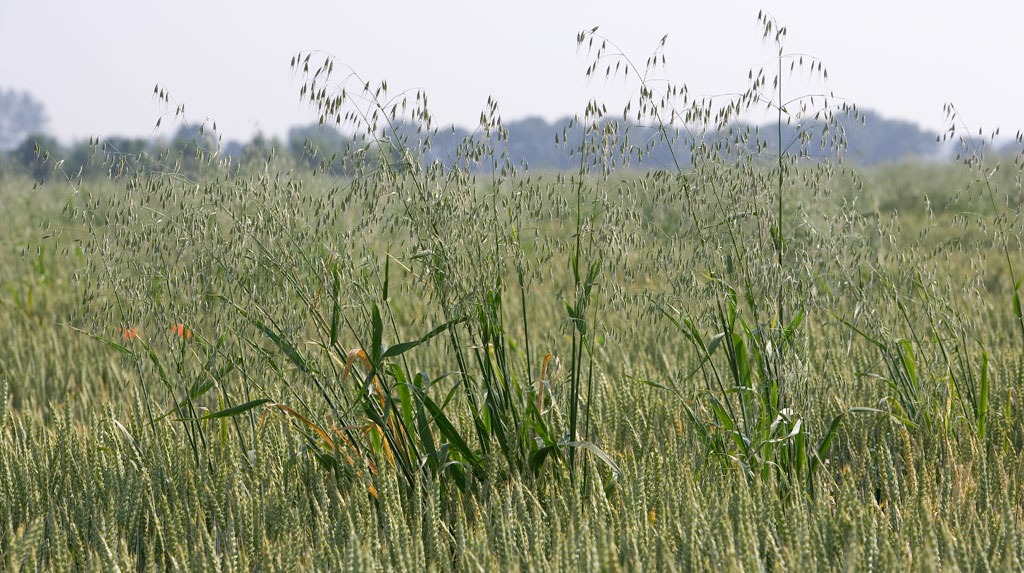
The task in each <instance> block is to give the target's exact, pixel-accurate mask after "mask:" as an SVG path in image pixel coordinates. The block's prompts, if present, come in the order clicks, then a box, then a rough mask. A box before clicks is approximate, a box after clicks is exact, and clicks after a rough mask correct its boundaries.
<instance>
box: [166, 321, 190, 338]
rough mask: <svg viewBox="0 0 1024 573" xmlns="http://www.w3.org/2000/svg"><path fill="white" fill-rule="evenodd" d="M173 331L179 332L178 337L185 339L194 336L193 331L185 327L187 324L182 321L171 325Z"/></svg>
mask: <svg viewBox="0 0 1024 573" xmlns="http://www.w3.org/2000/svg"><path fill="white" fill-rule="evenodd" d="M171 332H173V333H174V334H177V335H178V338H182V339H185V340H188V339H189V338H192V331H191V330H189V329H187V328H185V325H184V324H181V323H180V322H179V323H178V324H175V325H174V326H172V327H171Z"/></svg>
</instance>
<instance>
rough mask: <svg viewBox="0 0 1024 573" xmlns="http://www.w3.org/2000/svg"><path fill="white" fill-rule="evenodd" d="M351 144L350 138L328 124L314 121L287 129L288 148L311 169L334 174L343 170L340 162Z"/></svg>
mask: <svg viewBox="0 0 1024 573" xmlns="http://www.w3.org/2000/svg"><path fill="white" fill-rule="evenodd" d="M351 145H352V140H351V139H349V138H347V137H345V136H344V135H342V133H341V132H339V131H338V130H337V129H335V128H334V127H331V126H329V125H318V124H315V123H314V124H312V125H307V126H301V127H293V128H291V129H289V130H288V150H289V151H290V152H291V153H292V155H293V156H294V157H295V159H296V160H297V161H299V162H300V163H301V164H304V165H306V166H308V167H310V168H311V169H325V170H327V171H330V172H332V173H335V174H340V173H342V172H344V171H345V169H344V167H343V166H342V163H343V162H344V160H345V159H346V155H347V154H348V153H349V152H350V151H351Z"/></svg>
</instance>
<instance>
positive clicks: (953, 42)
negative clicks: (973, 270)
mask: <svg viewBox="0 0 1024 573" xmlns="http://www.w3.org/2000/svg"><path fill="white" fill-rule="evenodd" d="M761 9H764V10H765V11H766V12H769V13H771V14H772V15H773V16H774V17H775V19H776V20H778V21H779V22H780V23H781V24H783V25H785V26H786V27H787V28H788V31H789V35H788V40H787V51H788V52H801V53H806V54H810V55H813V56H816V57H818V58H820V59H821V60H822V61H823V62H824V63H825V65H826V67H827V68H828V70H829V84H828V87H829V89H831V90H832V91H833V92H835V94H836V95H837V96H842V97H843V98H845V99H847V100H849V101H851V102H855V103H857V104H858V105H859V106H861V107H865V108H871V109H874V110H876V111H879V112H880V113H881V114H882V115H884V116H886V117H890V118H902V119H908V120H911V121H914V122H916V123H918V124H920V125H922V126H923V127H926V128H928V129H930V130H934V131H938V130H940V129H942V128H943V127H944V126H945V125H946V124H945V122H944V121H945V120H944V115H943V112H942V107H943V104H944V103H945V102H947V101H950V102H953V103H954V104H955V105H956V106H957V108H958V109H959V111H960V115H961V117H962V118H963V119H964V120H965V121H966V122H967V123H968V125H969V126H970V127H972V128H973V129H974V130H975V131H976V130H977V128H978V127H983V128H984V129H985V130H986V132H987V131H989V130H991V129H994V128H995V127H1001V129H1002V131H1003V133H1004V134H1009V135H1012V134H1013V133H1015V132H1016V131H1017V130H1018V129H1024V106H1022V102H1024V89H1022V88H1024V73H1022V69H1024V68H1022V66H1021V64H1020V58H1021V53H1022V48H1024V2H1022V1H1021V0H1004V1H998V0H975V1H972V2H965V1H962V0H957V1H947V0H939V1H901V0H885V1H879V0H864V1H860V2H841V3H840V2H829V1H825V0H811V1H808V0H790V1H780V0H775V1H769V0H762V1H748V0H738V1H734V2H727V1H721V2H715V1H713V0H707V1H703V2H690V1H676V2H667V1H666V2H653V1H646V0H632V1H630V2H610V1H586V2H584V1H575V0H574V1H560V0H547V1H544V2H538V1H535V0H525V1H519V2H514V3H512V2H509V3H491V2H482V1H476V2H469V1H456V0H444V1H435V2H428V1H422V0H421V1H407V0H393V1H390V2H379V3H378V2H369V1H363V2H313V1H308V0H293V1H289V2H269V1H266V0H248V1H238V0H226V1H217V0H185V1H177V2H176V1H170V0H166V1H163V2H151V1H147V0H89V1H81V0H64V1H61V0H51V1H15V0H0V87H3V88H15V89H19V90H27V91H29V92H31V93H33V94H34V95H35V96H36V97H37V98H38V99H40V100H41V101H42V102H43V103H44V104H45V106H46V109H47V112H48V114H49V117H50V124H49V128H50V132H51V133H52V134H54V135H56V136H58V137H59V138H60V139H62V140H63V141H65V142H67V141H70V140H78V139H84V138H87V137H89V136H91V135H128V136H145V135H150V134H153V133H154V124H155V123H156V119H157V118H158V117H159V116H160V115H161V113H163V112H165V111H167V110H166V109H165V108H163V107H162V106H161V105H159V104H158V102H156V101H155V100H154V98H153V95H152V92H153V86H154V85H155V84H158V83H159V84H160V85H161V86H162V87H164V88H166V89H168V90H169V91H170V93H171V95H172V97H173V99H174V103H175V104H185V106H186V111H187V118H188V120H189V121H190V122H194V123H198V122H202V121H203V120H204V119H205V118H211V119H213V120H216V122H217V125H218V128H219V129H220V131H221V133H222V134H223V137H224V139H225V141H227V140H231V139H237V140H244V139H248V138H249V137H250V136H251V135H252V134H253V133H254V132H255V131H257V130H260V131H263V132H264V133H266V134H268V135H278V136H283V135H284V134H285V133H286V132H287V129H288V127H290V126H293V125H298V124H307V123H310V122H313V121H315V118H316V116H315V115H314V113H313V112H312V111H311V110H309V109H308V108H307V107H305V106H303V105H302V104H300V103H299V99H298V91H299V88H300V85H301V82H300V79H299V78H298V77H295V76H293V75H292V74H291V72H290V70H289V66H288V64H289V60H290V59H291V57H292V55H294V54H295V53H297V52H299V51H307V50H318V51H322V52H325V53H328V54H331V55H332V56H334V57H335V58H336V59H337V61H338V63H344V64H347V65H349V66H351V67H352V68H353V69H355V70H356V71H357V72H358V73H359V74H360V75H361V76H362V77H363V78H365V79H367V80H370V81H373V82H376V81H377V80H380V79H387V80H388V84H389V87H390V88H391V90H392V92H395V91H399V90H401V89H413V90H415V89H423V90H425V91H426V92H427V94H428V95H429V97H430V108H431V110H432V113H433V115H434V117H435V119H436V121H437V122H438V123H440V124H442V125H446V124H450V123H454V124H457V125H461V126H466V127H469V126H473V125H475V123H476V121H477V118H479V116H480V111H481V110H482V109H483V108H484V106H485V103H486V101H487V97H488V96H494V97H495V99H497V101H498V102H499V105H500V110H501V114H502V117H504V118H505V120H506V121H510V120H514V119H520V118H523V117H526V116H541V117H544V118H546V119H549V120H550V119H555V118H558V117H562V116H565V115H572V114H575V113H582V112H583V110H584V108H585V106H586V103H587V101H589V100H590V99H591V98H597V99H599V100H603V101H606V102H607V103H608V107H609V110H615V111H618V110H620V109H621V105H622V103H623V102H624V99H623V98H624V97H625V95H624V92H623V91H622V88H621V87H619V85H620V84H619V83H615V84H613V85H605V83H604V82H603V81H596V82H587V81H586V80H585V79H584V74H583V73H584V70H585V68H586V66H587V64H588V60H587V57H586V53H585V52H578V51H577V49H576V33H577V32H578V31H580V30H582V29H589V28H592V27H594V26H600V27H601V29H600V31H601V33H602V34H604V35H605V36H607V37H608V38H609V39H611V40H613V41H615V43H616V44H618V45H619V46H620V47H621V48H622V49H623V50H624V51H625V52H626V53H628V54H629V55H630V56H631V57H632V58H633V59H634V60H637V61H639V62H643V61H644V60H645V59H646V57H647V55H648V54H649V53H650V52H651V50H652V49H653V48H654V47H655V46H656V45H657V43H658V40H659V39H660V38H661V37H662V36H664V35H665V34H668V44H667V50H666V52H665V53H666V57H667V59H668V68H667V71H666V75H667V76H668V77H670V78H671V79H672V80H674V81H676V82H678V83H686V84H687V85H688V86H689V88H690V92H691V93H694V94H698V95H704V94H719V93H729V92H739V91H742V90H743V89H745V87H746V84H747V73H748V71H749V70H750V69H751V68H754V69H757V68H759V67H761V66H763V65H765V64H766V63H767V62H768V61H769V60H770V59H771V57H772V51H771V48H770V46H769V45H767V44H765V43H763V42H762V40H761V35H760V30H759V28H758V25H757V13H758V11H759V10H761ZM795 84H796V85H794V86H792V89H793V90H794V91H799V90H800V88H801V86H800V84H799V82H795ZM629 87H635V86H634V85H630V86H629ZM171 111H173V108H172V110H171ZM174 129H175V126H174V124H173V123H172V122H170V118H167V119H165V120H164V122H163V127H161V129H160V130H159V131H157V132H156V134H157V135H170V134H171V133H173V130H174Z"/></svg>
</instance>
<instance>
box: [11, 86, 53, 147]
mask: <svg viewBox="0 0 1024 573" xmlns="http://www.w3.org/2000/svg"><path fill="white" fill-rule="evenodd" d="M46 123H47V117H46V110H45V108H44V107H43V104H42V103H41V102H40V101H39V100H37V99H36V98H35V97H33V96H32V94H30V93H28V92H20V91H16V90H13V89H9V90H3V89H0V151H10V150H12V149H14V148H16V147H18V144H20V143H22V142H23V141H25V138H26V137H28V136H29V135H30V134H35V133H42V132H43V130H44V128H45V127H46Z"/></svg>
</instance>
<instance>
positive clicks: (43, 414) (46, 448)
mask: <svg viewBox="0 0 1024 573" xmlns="http://www.w3.org/2000/svg"><path fill="white" fill-rule="evenodd" d="M763 22H764V24H765V34H766V38H768V39H773V40H774V41H775V42H776V43H777V44H778V45H779V46H780V56H779V58H780V62H779V69H780V70H781V69H782V63H781V62H782V59H783V58H784V57H785V56H784V55H783V52H782V49H781V43H782V37H783V36H784V30H782V31H780V30H779V29H778V28H777V27H775V26H774V23H773V22H771V21H770V20H768V19H764V20H763ZM592 38H593V39H596V46H595V51H594V61H595V63H597V62H600V63H601V66H596V65H595V67H594V68H593V69H598V68H599V67H600V69H603V66H604V65H605V62H607V61H609V60H607V59H605V58H606V57H608V56H607V54H608V53H609V52H606V51H605V48H604V45H605V43H604V42H603V41H602V40H601V39H600V38H599V37H596V36H594V35H593V31H592V32H590V33H584V34H581V36H580V42H581V44H586V43H588V42H590V40H591V39H592ZM801 61H802V60H801ZM305 62H309V60H308V59H306V60H305ZM613 65H614V64H613ZM295 66H296V68H297V69H299V68H303V69H302V72H303V73H305V74H307V76H306V77H307V80H308V83H307V84H305V85H304V87H303V94H304V95H306V96H307V97H309V99H310V102H311V103H312V105H313V106H314V107H315V108H316V109H317V110H318V111H319V112H320V113H322V114H324V116H325V117H326V118H327V119H330V118H334V117H336V118H338V121H339V122H340V123H342V124H345V125H354V126H355V127H356V129H355V132H356V133H358V134H360V135H359V136H358V137H356V138H354V139H353V141H352V145H351V146H350V147H349V149H348V151H346V153H345V154H344V156H343V157H342V158H341V160H342V161H343V162H344V165H345V172H344V173H343V174H340V175H339V174H338V173H336V172H332V171H331V170H330V169H328V168H327V166H325V165H322V164H321V165H319V166H317V165H312V164H310V163H307V164H304V165H302V167H301V168H299V167H296V163H295V162H293V161H290V160H288V159H284V160H281V159H278V158H275V157H274V156H273V153H270V154H268V155H267V156H266V157H262V155H261V154H260V153H254V154H253V156H252V157H251V158H250V161H249V163H248V164H246V165H245V166H244V167H239V168H234V167H232V166H229V165H225V164H223V163H222V162H220V161H219V159H218V157H217V156H216V153H215V145H214V144H213V143H212V142H211V146H210V147H211V148H207V147H206V146H204V145H199V144H195V145H194V146H193V148H191V149H189V150H186V152H185V153H184V154H182V155H178V156H175V155H171V154H169V155H167V156H165V157H164V158H163V159H161V163H160V165H162V166H163V167H162V168H161V169H151V168H149V167H148V166H143V165H139V164H135V163H133V162H132V161H131V160H130V158H126V156H124V155H115V156H112V157H110V158H109V159H108V160H107V164H106V165H107V168H109V169H112V170H116V171H117V173H114V175H115V176H114V177H113V178H109V177H108V178H99V177H97V178H77V177H72V178H68V179H64V180H63V181H58V180H56V179H52V178H51V179H50V180H49V181H47V182H45V183H42V184H40V183H36V182H34V181H33V180H32V179H29V178H27V177H7V178H5V179H3V180H0V184H2V185H3V187H2V188H0V194H2V195H3V198H4V203H5V209H4V210H2V211H0V229H2V231H0V233H2V236H3V237H4V240H3V241H2V242H0V244H2V245H3V247H2V250H0V273H2V274H0V287H2V288H0V326H2V328H3V336H4V339H5V340H8V341H10V343H9V344H6V345H3V346H0V390H2V401H0V562H2V563H3V566H4V568H6V569H9V570H36V569H46V570H67V569H76V570H77V569H82V570H104V571H108V570H117V569H137V570H170V569H174V570H178V569H181V570H224V569H227V570H252V569H261V570H279V569H286V570H291V569H301V570H355V571H364V570H370V569H384V570H412V571H421V570H458V571H462V570H500V571H505V570H519V569H523V570H538V569H539V570H548V569H558V570H602V571H604V570H645V571H646V570H659V571H660V570H681V571H685V570H708V571H722V570H773V571H783V570H811V571H814V570H853V571H861V570H883V571H906V570H939V569H941V570H947V569H954V570H955V569H970V570H986V569H995V570H1017V569H1020V568H1021V567H1022V565H1024V546H1022V545H1021V544H1020V543H1019V540H1020V539H1021V531H1022V523H1021V519H1022V508H1024V505H1022V504H1024V481H1022V478H1021V476H1022V469H1024V468H1022V467H1021V466H1022V459H1024V458H1022V455H1021V454H1022V449H1024V418H1022V416H1024V405H1022V404H1021V399H1020V396H1019V394H1018V388H1019V387H1020V386H1021V383H1022V378H1024V354H1022V352H1021V348H1022V345H1024V322H1022V317H1021V310H1020V302H1019V296H1018V291H1019V289H1020V280H1021V279H1020V277H1021V275H1020V273H1021V271H1022V269H1024V261H1022V260H1021V257H1020V252H1021V247H1020V239H1021V236H1022V233H1024V229H1022V219H1021V218H1020V215H1019V212H1020V206H1021V203H1022V198H1024V195H1022V189H1021V180H1022V178H1021V172H1022V170H1024V164H1022V160H1021V158H1010V159H1008V160H1006V161H1005V162H1004V164H1002V165H999V166H998V169H997V164H995V163H994V162H992V161H986V160H985V159H984V158H983V157H981V156H979V155H976V154H973V153H972V151H973V150H972V149H970V148H968V149H965V153H964V155H963V158H964V161H963V162H962V163H959V164H957V165H945V164H941V165H940V164H933V165H910V164H907V165H900V166H896V167H891V168H884V169H876V170H871V171H861V172H854V171H850V170H847V169H843V168H840V167H837V166H834V165H831V164H828V163H823V162H818V161H813V160H812V158H811V157H810V155H811V154H812V150H813V148H815V147H817V146H820V145H821V143H822V141H821V139H825V138H817V137H814V138H812V137H809V136H807V137H805V134H804V133H802V132H800V131H799V130H797V131H796V132H792V133H783V130H782V129H781V125H782V123H783V122H784V119H783V109H782V108H783V107H784V106H782V105H780V104H778V103H777V102H782V101H789V100H787V99H786V98H784V97H783V92H782V89H783V88H782V87H781V84H780V83H779V82H775V83H772V82H771V81H770V79H769V77H770V76H762V75H761V74H758V75H757V76H756V78H754V80H753V82H752V85H751V89H750V92H748V93H747V94H743V95H742V96H741V98H740V99H739V100H738V101H739V102H740V103H741V104H742V105H755V104H759V103H761V102H768V104H769V106H771V105H774V106H775V108H773V109H777V110H778V112H779V123H780V129H778V130H777V132H776V134H775V135H776V136H777V139H776V140H775V143H774V145H773V144H771V142H770V141H768V137H767V136H765V135H763V134H760V133H756V132H751V130H749V129H747V128H745V127H743V126H739V127H738V128H737V127H735V126H736V125H737V124H735V123H734V122H733V121H732V120H733V119H734V118H733V116H732V115H731V113H730V112H728V111H727V112H725V113H724V115H723V116H721V117H715V116H714V115H715V112H714V110H712V108H711V107H709V105H707V103H706V102H702V101H697V102H693V101H689V102H684V101H681V102H680V103H679V105H681V106H687V107H686V109H687V110H688V111H686V114H685V115H686V116H687V117H686V121H687V124H688V125H697V124H702V125H704V126H705V128H706V133H708V134H709V135H708V137H707V138H701V137H691V138H690V139H688V140H687V141H688V143H687V145H688V148H687V149H688V151H687V152H688V154H690V156H691V157H692V158H694V161H693V163H692V165H689V166H687V167H685V168H681V167H679V166H675V167H673V168H672V169H664V170H658V171H650V172H645V173H640V172H635V171H630V170H627V169H621V168H618V167H619V163H620V162H622V161H625V160H626V159H627V158H629V157H635V156H639V155H642V154H643V153H645V150H649V149H650V148H649V147H648V148H645V147H644V145H633V144H631V143H630V142H629V141H628V138H627V134H625V132H623V131H621V130H619V129H617V127H616V124H615V123H614V122H612V121H610V120H609V119H608V117H607V116H606V114H605V112H604V110H603V109H602V107H601V106H600V105H598V104H592V105H590V106H588V108H587V110H586V112H585V113H584V114H583V115H582V116H581V117H579V118H577V119H576V121H575V122H574V125H573V127H572V129H578V130H579V132H580V134H581V137H580V138H579V139H574V140H570V141H568V142H566V143H565V146H566V149H565V153H566V156H567V157H570V158H572V160H573V164H574V165H576V167H575V170H574V171H572V172H563V173H558V174H550V175H536V174H531V173H529V172H528V171H525V170H523V169H522V166H521V165H517V164H516V162H515V161H514V160H512V159H511V158H510V155H509V153H508V151H507V150H508V146H507V142H508V141H509V137H510V136H509V134H508V132H507V130H506V129H505V128H504V126H503V124H502V122H501V119H500V116H499V115H498V113H497V105H496V104H493V103H492V104H491V105H490V106H489V107H488V109H487V110H485V113H484V116H483V117H482V119H481V125H480V128H479V130H478V132H477V133H475V134H474V135H473V136H472V137H469V138H467V139H464V140H463V141H461V142H460V145H459V149H458V154H457V157H456V160H455V161H454V162H451V163H443V162H440V161H438V162H430V163H423V162H421V161H418V160H417V159H418V158H422V157H424V156H425V151H426V150H428V149H429V148H430V147H429V146H430V141H431V139H430V138H431V134H433V133H435V132H433V131H432V118H431V117H430V115H429V113H428V112H427V110H426V99H425V97H423V96H421V95H420V94H415V95H412V94H408V95H406V94H403V95H401V96H399V97H395V98H392V97H390V96H388V91H387V87H386V85H385V84H383V83H382V84H381V85H380V86H379V87H374V88H371V87H370V84H366V87H365V89H364V90H363V91H362V92H357V93H359V94H360V95H359V96H355V95H353V96H352V99H348V97H347V96H346V95H345V92H343V91H340V90H339V91H338V92H328V91H326V90H323V91H320V90H316V89H311V87H312V86H314V85H324V84H325V83H329V80H330V78H331V72H332V70H333V67H334V64H333V62H331V61H330V60H329V59H327V60H325V61H324V63H323V66H322V67H319V68H317V67H316V65H311V66H306V65H305V63H304V60H303V58H302V57H299V58H297V60H296V62H295ZM610 67H611V66H609V69H610ZM628 67H629V65H627V68H628ZM616 69H618V68H617V67H616ZM628 73H630V72H628V71H627V74H628ZM317 81H320V84H316V82H317ZM641 81H642V85H643V89H642V90H641V91H640V93H641V96H640V98H641V99H640V101H639V102H638V104H637V106H638V107H639V108H641V109H645V110H646V111H645V112H644V113H645V116H644V117H645V118H646V119H647V120H650V122H651V125H652V126H653V127H652V129H653V133H654V134H655V136H654V137H656V138H663V139H664V140H665V141H675V140H673V139H672V138H673V132H672V131H671V130H670V129H669V128H668V122H666V121H663V120H662V119H661V118H662V116H661V112H662V111H663V110H664V109H665V107H664V106H665V105H666V104H664V103H659V102H660V101H662V100H660V99H659V95H660V94H656V93H655V92H654V91H653V90H652V89H651V88H650V87H649V84H647V83H646V81H645V80H641ZM360 83H362V82H361V81H360ZM769 86H770V87H769ZM360 87H362V86H360ZM666 93H670V94H673V95H678V94H683V93H685V90H682V91H676V90H675V89H674V88H672V87H671V86H669V88H668V89H667V92H666ZM353 100H354V101H355V103H353ZM744 102H746V103H744ZM751 102H753V103H751ZM772 102H776V103H772ZM794 102H795V103H792V102H791V103H789V104H787V105H788V106H789V107H790V110H793V109H796V108H797V107H801V109H803V108H802V104H801V103H800V100H794ZM353 106H354V107H353ZM730 109H731V108H730ZM829 109H830V108H829V107H828V105H827V104H826V106H825V112H823V113H822V114H821V116H820V118H821V121H822V122H823V123H821V124H815V126H816V127H817V126H820V125H825V126H833V127H834V126H835V124H834V123H832V121H833V119H834V118H832V117H831V116H830V114H829ZM850 111H851V112H852V113H855V112H854V111H853V110H850ZM785 113H791V111H786V112H785ZM811 113H813V111H812V112H811ZM395 117H404V118H405V121H408V122H411V123H415V124H416V125H418V126H420V127H421V129H422V132H421V133H418V134H417V133H411V132H408V131H403V130H399V129H395V126H396V123H395V122H397V119H393V118H395ZM716 123H717V125H716ZM730 125H731V126H733V127H732V128H730V127H729V126H730ZM722 134H726V135H724V136H723V135H722ZM194 135H195V136H196V137H199V136H201V135H202V134H198V133H197V134H194ZM787 138H788V139H787ZM192 141H196V140H195V139H193V140H192ZM787 141H788V142H789V143H788V145H783V144H784V143H786V142H787ZM834 144H835V147H837V148H841V147H842V134H841V133H840V134H839V135H837V136H836V139H835V140H834ZM311 165H312V166H313V167H314V172H309V170H308V167H309V166H311ZM481 173H486V175H480V174H481ZM110 174H111V173H107V175H110Z"/></svg>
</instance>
